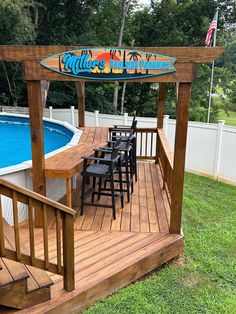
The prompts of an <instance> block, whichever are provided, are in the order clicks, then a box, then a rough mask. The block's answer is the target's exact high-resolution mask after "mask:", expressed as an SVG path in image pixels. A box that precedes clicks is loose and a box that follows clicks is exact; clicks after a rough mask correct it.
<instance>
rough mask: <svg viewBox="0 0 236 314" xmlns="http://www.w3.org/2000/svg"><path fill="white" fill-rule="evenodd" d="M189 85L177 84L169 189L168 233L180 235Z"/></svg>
mask: <svg viewBox="0 0 236 314" xmlns="http://www.w3.org/2000/svg"><path fill="white" fill-rule="evenodd" d="M190 95H191V84H187V83H186V84H182V83H181V84H179V96H178V104H177V116H176V132H175V148H174V162H173V176H172V188H171V217H170V232H171V233H180V231H181V217H182V202H183V187H184V167H185V153H186V141H187V131H188V109H189V104H190Z"/></svg>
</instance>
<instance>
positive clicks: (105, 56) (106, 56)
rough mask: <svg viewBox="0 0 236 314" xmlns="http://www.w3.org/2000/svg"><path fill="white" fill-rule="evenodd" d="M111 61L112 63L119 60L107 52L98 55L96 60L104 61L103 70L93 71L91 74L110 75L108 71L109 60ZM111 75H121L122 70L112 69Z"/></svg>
mask: <svg viewBox="0 0 236 314" xmlns="http://www.w3.org/2000/svg"><path fill="white" fill-rule="evenodd" d="M111 59H113V60H114V61H121V60H120V58H118V57H117V56H116V55H111V54H110V53H108V52H105V53H102V54H100V55H99V56H98V57H97V58H96V60H106V66H105V69H104V70H102V71H100V70H99V69H98V68H96V69H94V70H93V71H92V72H93V73H100V72H103V73H111V69H110V60H111ZM112 72H113V73H122V70H117V69H113V70H112Z"/></svg>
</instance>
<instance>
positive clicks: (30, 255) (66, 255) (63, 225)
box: [0, 179, 76, 291]
mask: <svg viewBox="0 0 236 314" xmlns="http://www.w3.org/2000/svg"><path fill="white" fill-rule="evenodd" d="M1 195H3V196H7V197H9V198H11V199H12V209H13V220H14V224H13V229H14V239H15V241H14V243H13V244H11V245H10V246H9V244H8V243H7V242H6V243H5V239H4V227H3V216H2V205H1ZM18 202H21V203H23V204H25V205H27V209H28V219H29V223H28V226H29V251H28V250H27V251H26V250H25V248H22V247H21V242H20V229H19V222H18V216H19V213H18ZM38 209H40V210H42V213H43V223H42V229H43V253H44V254H43V258H41V257H40V258H39V257H37V256H36V252H35V239H34V212H35V210H38ZM50 212H53V214H54V215H55V217H56V218H55V221H56V229H55V232H56V235H55V237H56V252H57V256H56V259H55V260H56V262H55V260H54V259H53V260H50V252H49V237H48V215H49V213H50ZM75 214H76V212H75V211H74V210H72V209H70V208H69V207H66V206H64V205H62V204H59V203H57V202H55V201H52V200H49V199H48V198H46V197H44V196H42V195H40V194H38V193H35V192H32V191H30V190H28V189H26V188H24V187H21V186H19V185H16V184H13V183H11V182H9V181H7V180H3V179H0V256H1V257H6V258H9V259H11V260H14V261H18V262H21V263H23V264H28V265H31V266H34V267H37V268H40V269H44V270H47V271H50V272H53V273H56V274H59V275H62V276H64V288H65V289H66V290H67V291H72V290H74V286H75V279H74V216H75ZM62 238H63V241H62ZM22 246H23V245H22ZM62 256H63V265H62Z"/></svg>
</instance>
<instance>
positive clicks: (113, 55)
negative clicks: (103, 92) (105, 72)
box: [110, 49, 121, 73]
mask: <svg viewBox="0 0 236 314" xmlns="http://www.w3.org/2000/svg"><path fill="white" fill-rule="evenodd" d="M117 51H118V54H119V56H120V55H121V52H120V50H116V49H111V50H110V57H111V60H114V58H115V56H116V52H117ZM112 72H113V68H112V67H111V68H110V73H112Z"/></svg>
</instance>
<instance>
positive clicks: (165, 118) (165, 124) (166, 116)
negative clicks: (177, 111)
mask: <svg viewBox="0 0 236 314" xmlns="http://www.w3.org/2000/svg"><path fill="white" fill-rule="evenodd" d="M169 117H170V116H169V115H168V114H165V115H164V119H163V129H164V133H165V135H166V137H167V132H168V121H169Z"/></svg>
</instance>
